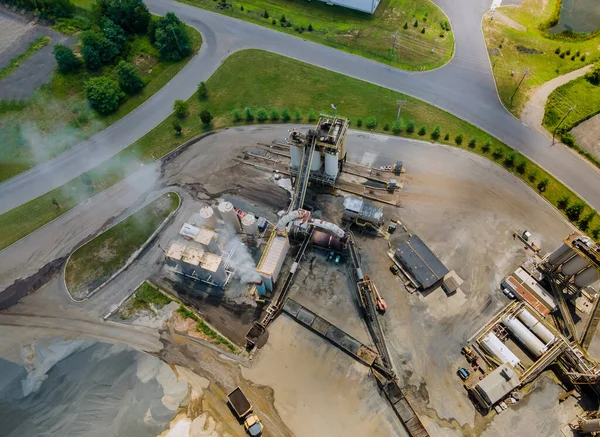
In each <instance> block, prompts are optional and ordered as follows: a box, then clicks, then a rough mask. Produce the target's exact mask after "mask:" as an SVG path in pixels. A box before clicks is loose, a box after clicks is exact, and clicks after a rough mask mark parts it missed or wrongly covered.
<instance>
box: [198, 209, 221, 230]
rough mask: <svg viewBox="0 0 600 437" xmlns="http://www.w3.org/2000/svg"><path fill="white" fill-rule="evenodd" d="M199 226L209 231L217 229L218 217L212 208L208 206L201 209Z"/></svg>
mask: <svg viewBox="0 0 600 437" xmlns="http://www.w3.org/2000/svg"><path fill="white" fill-rule="evenodd" d="M199 224H200V225H202V226H205V227H207V228H209V229H215V228H216V227H217V216H216V215H215V212H214V211H213V209H212V208H211V207H210V206H208V205H207V206H203V207H202V208H200V223H199Z"/></svg>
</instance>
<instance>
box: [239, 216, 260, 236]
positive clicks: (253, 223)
mask: <svg viewBox="0 0 600 437" xmlns="http://www.w3.org/2000/svg"><path fill="white" fill-rule="evenodd" d="M242 227H243V228H244V232H245V233H246V234H256V233H257V232H258V221H257V220H256V217H254V214H252V213H248V214H246V215H245V216H244V217H242Z"/></svg>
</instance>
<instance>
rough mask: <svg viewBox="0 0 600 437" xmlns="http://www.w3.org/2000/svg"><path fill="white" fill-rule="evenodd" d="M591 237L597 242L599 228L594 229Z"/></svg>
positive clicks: (599, 233)
mask: <svg viewBox="0 0 600 437" xmlns="http://www.w3.org/2000/svg"><path fill="white" fill-rule="evenodd" d="M592 237H593V238H594V239H595V240H598V237H600V227H597V228H594V229H593V230H592Z"/></svg>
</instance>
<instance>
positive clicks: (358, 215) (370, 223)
mask: <svg viewBox="0 0 600 437" xmlns="http://www.w3.org/2000/svg"><path fill="white" fill-rule="evenodd" d="M342 221H343V222H344V223H350V224H353V225H355V226H358V227H360V228H367V229H373V230H375V231H379V228H380V227H381V226H382V225H383V208H381V207H378V206H374V205H371V204H370V203H367V202H365V201H364V200H363V199H362V198H360V197H346V198H345V199H344V215H343V217H342Z"/></svg>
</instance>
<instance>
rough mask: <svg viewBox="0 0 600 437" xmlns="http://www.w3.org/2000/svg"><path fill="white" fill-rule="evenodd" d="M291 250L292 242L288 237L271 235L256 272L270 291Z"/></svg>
mask: <svg viewBox="0 0 600 437" xmlns="http://www.w3.org/2000/svg"><path fill="white" fill-rule="evenodd" d="M289 249H290V241H289V239H288V237H287V236H283V235H278V234H277V233H276V232H273V233H272V234H271V237H270V238H269V242H268V243H267V247H266V248H265V251H264V252H263V254H262V257H261V258H260V261H259V262H258V266H257V267H256V271H257V272H258V274H259V275H260V277H261V278H262V280H263V283H264V285H265V287H266V289H267V290H268V291H273V287H274V286H275V283H276V282H277V278H278V277H279V272H280V271H281V266H283V262H284V260H285V256H286V255H287V253H288V250H289Z"/></svg>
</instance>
